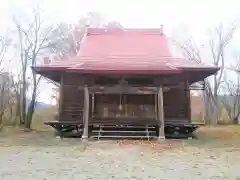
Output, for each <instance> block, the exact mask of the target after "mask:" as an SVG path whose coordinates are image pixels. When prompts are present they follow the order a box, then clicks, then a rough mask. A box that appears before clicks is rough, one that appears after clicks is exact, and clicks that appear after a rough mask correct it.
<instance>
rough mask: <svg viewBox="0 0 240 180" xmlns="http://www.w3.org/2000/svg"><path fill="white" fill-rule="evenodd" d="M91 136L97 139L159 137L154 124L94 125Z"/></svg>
mask: <svg viewBox="0 0 240 180" xmlns="http://www.w3.org/2000/svg"><path fill="white" fill-rule="evenodd" d="M89 136H90V137H92V138H97V139H103V138H113V139H118V138H131V139H153V138H156V137H157V131H156V127H154V126H127V125H126V126H116V125H112V126H110V125H108V126H94V127H93V128H92V130H91V132H90V134H89Z"/></svg>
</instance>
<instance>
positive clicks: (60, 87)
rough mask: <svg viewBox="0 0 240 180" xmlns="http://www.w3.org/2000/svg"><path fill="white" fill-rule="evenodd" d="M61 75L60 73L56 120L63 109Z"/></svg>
mask: <svg viewBox="0 0 240 180" xmlns="http://www.w3.org/2000/svg"><path fill="white" fill-rule="evenodd" d="M63 87H64V84H63V75H61V80H60V86H59V94H58V120H60V116H61V114H62V111H63Z"/></svg>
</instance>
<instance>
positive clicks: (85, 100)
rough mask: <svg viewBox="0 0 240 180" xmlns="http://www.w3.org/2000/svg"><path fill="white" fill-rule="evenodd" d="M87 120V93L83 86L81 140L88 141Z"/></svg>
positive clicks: (85, 87) (86, 88)
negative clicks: (82, 127)
mask: <svg viewBox="0 0 240 180" xmlns="http://www.w3.org/2000/svg"><path fill="white" fill-rule="evenodd" d="M88 119H89V91H88V87H87V86H84V111H83V122H84V129H83V135H82V139H88Z"/></svg>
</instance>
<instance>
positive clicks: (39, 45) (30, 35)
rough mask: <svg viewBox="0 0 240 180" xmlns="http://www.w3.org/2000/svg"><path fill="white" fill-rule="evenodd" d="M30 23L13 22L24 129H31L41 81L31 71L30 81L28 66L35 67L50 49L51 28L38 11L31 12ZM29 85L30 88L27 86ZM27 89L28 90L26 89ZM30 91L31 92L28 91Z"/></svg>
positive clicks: (39, 77)
mask: <svg viewBox="0 0 240 180" xmlns="http://www.w3.org/2000/svg"><path fill="white" fill-rule="evenodd" d="M32 16H33V17H32V21H31V22H30V23H28V24H27V27H26V25H23V24H22V23H21V22H19V21H17V20H15V24H16V30H17V32H18V45H19V47H18V48H19V51H20V62H21V63H20V65H21V72H20V82H21V83H20V91H19V93H20V102H21V103H20V104H21V107H20V108H21V118H20V119H21V120H20V121H21V122H22V123H24V124H25V127H26V128H28V129H29V128H30V127H31V122H32V117H33V113H34V111H35V104H36V96H37V87H38V84H39V82H40V80H41V76H38V75H37V74H36V73H35V71H33V70H31V75H30V79H32V81H30V79H29V76H28V74H27V70H28V69H29V66H34V65H36V63H37V61H38V60H40V59H41V58H43V57H42V56H43V55H44V53H47V51H46V50H47V49H48V48H49V47H50V42H49V38H48V37H49V35H50V34H51V32H52V29H53V28H52V27H47V28H46V27H44V25H43V20H42V19H41V15H40V11H39V9H38V10H33V13H32ZM29 83H30V86H29ZM28 87H29V89H28ZM30 89H31V90H30ZM29 91H31V101H30V103H29V105H28V107H27V109H26V106H27V102H26V100H27V92H29Z"/></svg>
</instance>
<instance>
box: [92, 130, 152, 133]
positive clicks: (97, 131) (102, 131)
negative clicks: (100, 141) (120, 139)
mask: <svg viewBox="0 0 240 180" xmlns="http://www.w3.org/2000/svg"><path fill="white" fill-rule="evenodd" d="M92 132H96V133H99V132H100V133H108V132H109V133H114V132H116V133H121V132H129V133H147V132H148V133H154V132H156V131H121V130H119V131H105V130H93V131H92Z"/></svg>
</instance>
